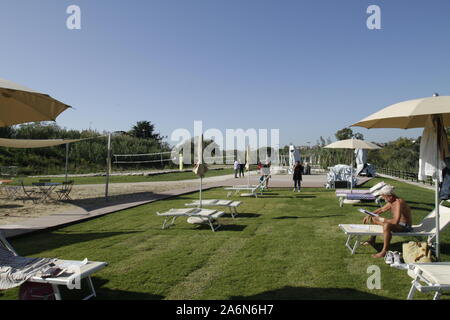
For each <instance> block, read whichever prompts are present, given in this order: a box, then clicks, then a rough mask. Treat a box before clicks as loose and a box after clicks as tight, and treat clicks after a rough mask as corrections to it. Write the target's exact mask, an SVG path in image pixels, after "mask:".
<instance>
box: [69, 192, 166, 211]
mask: <svg viewBox="0 0 450 320" xmlns="http://www.w3.org/2000/svg"><path fill="white" fill-rule="evenodd" d="M166 198H169V196H168V195H166V194H159V193H153V192H137V193H130V194H120V195H113V196H110V197H109V198H108V200H105V198H104V197H97V198H87V199H75V200H71V201H64V202H67V203H70V204H72V205H74V206H77V207H80V208H83V209H84V210H86V211H93V210H97V209H100V208H105V207H110V206H116V205H124V204H131V203H134V202H141V201H151V200H161V199H166Z"/></svg>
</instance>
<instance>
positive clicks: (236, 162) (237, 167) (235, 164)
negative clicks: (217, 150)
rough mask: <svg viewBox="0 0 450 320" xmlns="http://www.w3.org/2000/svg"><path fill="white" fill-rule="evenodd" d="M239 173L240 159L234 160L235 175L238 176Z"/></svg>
mask: <svg viewBox="0 0 450 320" xmlns="http://www.w3.org/2000/svg"><path fill="white" fill-rule="evenodd" d="M238 173H239V161H237V160H236V161H234V177H235V178H237V177H238Z"/></svg>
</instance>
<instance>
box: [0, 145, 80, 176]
mask: <svg viewBox="0 0 450 320" xmlns="http://www.w3.org/2000/svg"><path fill="white" fill-rule="evenodd" d="M83 140H88V139H51V140H25V139H3V138H2V139H0V147H5V148H15V149H37V148H48V147H56V146H60V145H64V144H65V145H66V167H65V180H66V181H67V175H68V165H69V145H70V144H71V143H75V142H79V141H83Z"/></svg>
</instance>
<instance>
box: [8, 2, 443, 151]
mask: <svg viewBox="0 0 450 320" xmlns="http://www.w3.org/2000/svg"><path fill="white" fill-rule="evenodd" d="M73 4H75V5H78V6H80V8H81V12H82V29H81V30H68V29H67V28H66V19H67V17H68V14H66V9H67V7H68V6H69V5H73ZM373 4H375V5H379V6H380V7H381V12H382V30H369V29H368V28H367V27H366V20H367V18H368V16H369V15H368V14H367V13H366V9H367V7H368V6H369V5H373ZM0 34H1V39H2V44H3V45H2V50H0V64H1V70H2V73H1V75H0V78H4V79H8V80H11V81H15V82H18V83H20V84H23V85H25V86H28V87H30V88H33V89H35V90H40V91H43V92H46V93H48V94H50V95H52V96H54V97H55V98H58V99H60V100H61V101H64V102H65V103H68V104H70V105H72V106H74V107H75V110H69V111H66V112H65V113H63V114H62V115H61V116H60V117H59V118H58V124H59V125H61V126H63V127H67V128H75V129H85V128H89V127H91V128H93V129H97V130H99V131H103V130H108V131H115V130H128V129H130V128H131V126H132V125H133V124H134V123H135V122H137V121H140V120H149V121H152V122H153V123H154V124H155V125H156V128H157V130H159V131H160V132H161V133H162V134H163V135H170V134H171V133H172V131H173V130H175V129H177V128H186V129H188V130H190V131H193V122H194V120H202V121H203V125H204V128H205V129H208V128H218V129H220V130H223V131H225V129H226V128H230V129H233V128H243V129H248V128H255V129H260V128H261V129H262V128H265V129H280V140H281V143H282V144H288V143H290V142H293V143H295V144H306V143H307V142H312V144H314V143H315V142H316V141H317V140H318V139H319V136H323V137H325V138H327V137H333V136H334V133H335V132H336V131H337V130H339V129H342V128H344V127H346V126H348V125H350V124H352V123H355V122H357V121H358V120H360V119H362V118H364V117H366V116H368V115H369V114H371V113H373V112H376V111H378V110H379V109H381V108H383V107H386V106H388V105H390V104H393V103H396V102H400V101H403V100H408V99H413V98H419V97H425V96H431V95H432V94H433V93H434V92H439V93H440V94H441V95H450V59H449V58H450V56H449V52H450V37H449V35H450V1H448V0H430V1H411V0H396V1H381V0H371V1H365V0H345V1H344V0H342V1H336V0H326V1H325V0H323V1H321V0H305V1H301V0H296V1H290V0H283V1H275V0H273V1H272V0H240V1H237V0H226V1H225V0H179V1H175V0H130V1H124V0H109V1H107V0H95V1H92V0H70V1H65V0H40V1H34V0H13V1H12V0H9V1H6V0H4V1H2V2H1V4H0ZM354 130H355V131H357V132H361V133H362V134H364V135H365V137H366V138H367V139H370V140H373V141H377V142H383V141H389V140H393V139H395V138H397V137H399V136H410V137H415V136H418V135H420V134H421V130H408V131H404V130H389V129H373V130H366V129H362V128H355V129H354Z"/></svg>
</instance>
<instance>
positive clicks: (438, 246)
mask: <svg viewBox="0 0 450 320" xmlns="http://www.w3.org/2000/svg"><path fill="white" fill-rule="evenodd" d="M436 138H437V139H436V140H437V144H438V148H437V152H436V180H435V195H434V196H435V210H436V240H435V241H436V258H437V260H438V261H439V259H440V244H439V240H440V239H439V238H440V237H439V228H440V226H439V152H440V150H439V130H438V126H437V125H436Z"/></svg>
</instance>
